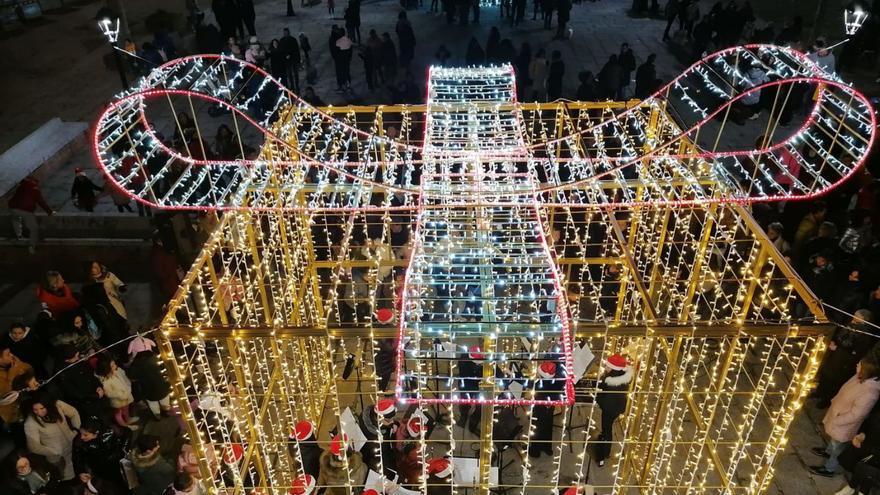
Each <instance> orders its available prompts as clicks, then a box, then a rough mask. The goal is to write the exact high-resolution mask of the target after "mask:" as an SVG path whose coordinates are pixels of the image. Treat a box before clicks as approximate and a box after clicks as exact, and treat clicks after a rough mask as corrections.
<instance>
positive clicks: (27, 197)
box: [9, 177, 52, 213]
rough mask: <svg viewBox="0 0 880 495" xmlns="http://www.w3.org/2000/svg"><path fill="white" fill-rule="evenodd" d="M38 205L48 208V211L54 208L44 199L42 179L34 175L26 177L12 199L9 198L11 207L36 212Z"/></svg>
mask: <svg viewBox="0 0 880 495" xmlns="http://www.w3.org/2000/svg"><path fill="white" fill-rule="evenodd" d="M38 205H39V206H40V207H41V208H43V209H44V210H46V213H52V208H49V204H48V203H46V200H45V199H43V191H41V190H40V181H38V180H37V179H35V178H33V177H25V179H24V180H22V181H21V182H20V183H19V184H18V188H16V189H15V194H14V195H13V196H12V199H10V200H9V207H10V208H14V209H16V210H24V211H30V212H34V211H35V210H36V209H37V206H38Z"/></svg>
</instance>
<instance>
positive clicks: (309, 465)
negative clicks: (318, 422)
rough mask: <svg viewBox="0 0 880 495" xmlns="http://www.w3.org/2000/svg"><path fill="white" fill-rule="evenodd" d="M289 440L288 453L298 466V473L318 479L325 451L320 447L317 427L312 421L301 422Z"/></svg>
mask: <svg viewBox="0 0 880 495" xmlns="http://www.w3.org/2000/svg"><path fill="white" fill-rule="evenodd" d="M287 440H288V442H287V453H288V454H289V455H290V458H291V459H292V460H293V462H294V464H295V465H297V466H298V468H297V473H299V474H308V475H309V476H312V477H313V478H316V479H317V478H318V474H320V471H321V453H322V452H324V449H322V448H321V446H320V445H318V439H317V437H316V436H315V425H313V424H312V423H311V421H305V420H303V421H300V422H299V423H297V424H296V426H294V428H293V432H292V433H291V434H290V435H289V436H288V437H287Z"/></svg>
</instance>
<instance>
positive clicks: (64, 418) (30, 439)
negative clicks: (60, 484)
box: [24, 400, 81, 480]
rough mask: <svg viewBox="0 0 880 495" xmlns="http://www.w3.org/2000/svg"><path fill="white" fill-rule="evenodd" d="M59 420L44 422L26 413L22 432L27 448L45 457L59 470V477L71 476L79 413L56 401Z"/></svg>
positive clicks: (68, 477)
mask: <svg viewBox="0 0 880 495" xmlns="http://www.w3.org/2000/svg"><path fill="white" fill-rule="evenodd" d="M56 405H57V407H58V412H59V413H61V421H56V422H54V423H46V422H43V421H42V420H40V419H39V418H37V417H36V416H34V415H33V414H28V417H27V419H26V420H25V421H24V434H25V436H26V437H27V447H28V450H30V451H31V452H33V453H34V454H39V455H41V456H44V457H46V459H47V460H48V461H49V462H51V463H52V464H54V465H56V466H57V467H58V469H59V470H60V471H61V478H62V479H65V480H69V479H71V478H73V475H74V472H73V438H74V437H76V430H77V429H79V427H80V426H81V423H80V418H79V413H78V412H77V411H76V409H75V408H74V407H73V406H71V405H70V404H68V403H66V402H63V401H60V400H59V401H58V402H56Z"/></svg>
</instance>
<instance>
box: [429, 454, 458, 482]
mask: <svg viewBox="0 0 880 495" xmlns="http://www.w3.org/2000/svg"><path fill="white" fill-rule="evenodd" d="M428 474H429V475H431V476H434V477H437V478H448V477H449V476H450V475H452V463H451V462H449V459H446V458H445V457H436V458H434V459H428Z"/></svg>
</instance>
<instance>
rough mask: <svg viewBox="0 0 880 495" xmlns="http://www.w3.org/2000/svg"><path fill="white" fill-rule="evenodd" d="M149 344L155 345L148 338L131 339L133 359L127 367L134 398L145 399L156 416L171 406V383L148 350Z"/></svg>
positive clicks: (130, 349)
mask: <svg viewBox="0 0 880 495" xmlns="http://www.w3.org/2000/svg"><path fill="white" fill-rule="evenodd" d="M136 342H137V345H136ZM150 344H152V346H155V345H156V344H155V343H153V342H152V341H151V340H150V339H142V338H139V339H135V340H134V341H132V345H130V346H129V354H130V355H132V356H133V359H132V361H131V365H130V366H129V367H128V378H129V379H130V380H131V383H132V390H133V392H134V396H135V400H140V399H142V400H145V401H146V402H147V406H149V408H150V411H151V412H152V413H153V416H155V417H157V418H158V417H159V416H160V415H161V414H162V413H163V412H166V411H168V409H170V408H171V400H170V398H169V393H171V385H169V384H168V381H167V380H166V379H165V377H164V376H163V375H162V370H161V369H160V368H159V361H158V360H157V359H156V355H155V354H153V352H152V351H151V350H150V349H151V347H150ZM132 346H135V347H132Z"/></svg>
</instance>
